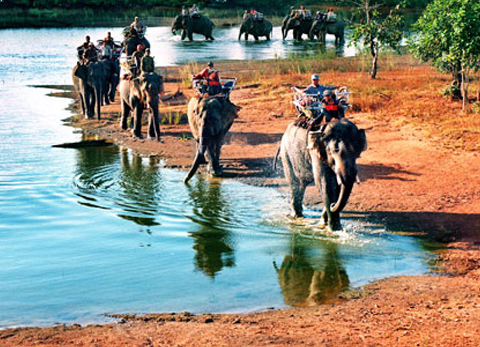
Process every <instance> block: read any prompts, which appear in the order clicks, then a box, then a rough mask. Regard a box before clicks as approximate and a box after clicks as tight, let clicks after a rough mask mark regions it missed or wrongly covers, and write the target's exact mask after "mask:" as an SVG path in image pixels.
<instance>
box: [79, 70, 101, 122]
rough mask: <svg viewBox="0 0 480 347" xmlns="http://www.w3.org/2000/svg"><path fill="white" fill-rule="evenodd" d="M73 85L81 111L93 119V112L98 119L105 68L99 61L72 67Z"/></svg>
mask: <svg viewBox="0 0 480 347" xmlns="http://www.w3.org/2000/svg"><path fill="white" fill-rule="evenodd" d="M72 79H73V85H74V87H75V90H76V92H77V93H78V94H79V98H80V106H81V107H82V112H83V114H84V115H85V116H87V118H88V119H93V118H94V116H95V113H96V114H97V119H98V120H100V115H101V114H100V105H101V102H102V97H103V95H104V81H105V69H104V67H103V64H102V63H100V62H90V63H89V64H87V65H85V64H80V63H77V65H76V66H75V67H74V68H73V72H72Z"/></svg>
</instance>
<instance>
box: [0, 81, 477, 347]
mask: <svg viewBox="0 0 480 347" xmlns="http://www.w3.org/2000/svg"><path fill="white" fill-rule="evenodd" d="M383 74H384V76H385V77H384V78H388V72H383ZM305 76H307V75H305ZM332 78H333V77H332ZM333 79H334V78H333ZM301 82H302V80H300V81H299V83H301ZM290 87H291V85H289V84H285V85H283V84H278V85H276V86H274V87H272V86H271V85H265V84H262V83H260V84H258V83H257V84H244V85H243V86H242V85H240V87H239V88H238V89H236V90H235V91H234V92H233V93H232V97H231V99H232V101H233V102H235V103H236V104H238V105H240V106H242V107H243V109H242V110H241V111H240V113H239V116H240V117H239V118H238V119H237V120H236V122H235V124H234V125H233V127H232V129H231V132H230V134H229V135H228V138H227V143H226V145H225V146H224V147H223V151H222V165H223V166H224V169H225V175H226V177H227V178H228V179H238V180H241V181H243V182H246V183H249V184H255V185H268V186H273V187H278V189H286V186H285V182H284V180H283V178H282V175H281V170H279V171H278V172H277V171H275V170H273V169H272V162H273V157H274V156H275V153H276V151H277V149H278V145H279V140H280V138H281V136H282V133H283V131H284V130H285V128H286V126H287V124H288V123H289V122H291V121H292V120H293V119H294V117H295V112H294V109H293V107H292V106H291V105H290V104H289V100H290ZM272 89H273V92H272ZM174 95H175V97H173V96H174ZM190 95H191V91H190V90H188V89H186V88H185V87H183V85H182V83H181V82H179V81H178V80H177V81H173V82H171V83H168V84H167V94H166V95H165V96H164V99H165V102H164V105H162V106H161V107H163V109H162V112H163V113H164V115H163V116H164V117H167V113H168V114H170V115H172V114H176V112H178V113H179V114H182V113H183V112H185V110H186V103H187V101H188V98H189V97H190ZM167 106H168V110H169V112H167V111H166V110H167V108H166V107H167ZM103 111H104V113H105V117H104V119H103V120H102V121H81V122H79V123H77V124H76V125H77V126H80V127H82V128H83V129H85V131H86V133H88V134H89V135H93V136H98V137H101V138H107V139H110V140H112V141H114V142H115V143H117V144H119V145H122V146H127V147H130V148H132V149H133V150H135V151H138V152H139V153H141V154H143V155H148V156H156V157H158V158H162V159H165V163H166V165H167V166H169V167H177V168H188V166H189V165H190V164H191V162H192V160H193V157H194V151H195V142H194V141H193V140H192V139H191V138H190V132H189V128H188V124H176V125H175V124H170V125H167V124H163V125H162V134H163V142H161V143H157V142H154V141H151V140H135V139H133V138H132V137H131V134H130V133H129V132H128V131H120V130H119V128H118V112H119V109H118V103H117V104H114V105H112V106H106V107H104V108H103ZM181 118H182V117H178V121H180V122H181V121H182V120H181ZM349 118H350V119H352V120H353V121H354V122H355V123H356V124H357V125H358V126H359V127H361V128H364V129H367V138H368V150H367V151H366V152H364V153H363V154H362V157H361V158H360V159H359V160H358V164H359V175H360V179H361V181H362V182H361V183H360V184H359V185H356V186H355V187H354V191H353V193H352V196H351V198H350V201H349V204H348V205H347V207H346V212H349V213H353V214H355V215H356V216H357V217H358V218H359V219H360V220H365V221H375V222H379V223H382V224H383V225H385V227H386V228H387V229H388V230H390V231H393V232H395V231H402V232H411V233H412V234H417V235H423V236H424V237H428V238H431V239H432V240H435V241H442V242H444V243H445V251H442V252H440V253H439V254H438V258H437V265H438V267H439V271H438V272H436V273H435V274H430V275H426V276H415V277H412V276H403V277H396V278H388V279H385V280H381V281H377V282H374V283H372V284H369V285H367V286H365V287H362V288H356V289H353V290H350V291H348V292H346V293H342V294H340V296H339V298H338V300H334V301H333V302H331V303H329V304H325V305H322V306H314V307H307V308H296V309H286V310H272V311H268V312H260V313H253V314H242V315H236V314H234V315H210V314H205V315H198V316H193V315H190V314H188V313H176V314H170V313H166V314H158V315H149V316H143V317H135V316H124V317H122V318H121V319H120V322H119V323H116V324H108V325H101V326H100V325H95V326H85V327H81V326H79V325H74V326H57V327H49V328H24V329H9V330H5V331H0V345H1V346H5V347H7V346H37V345H38V346H40V345H41V346H73V345H74V346H264V345H268V346H287V345H288V346H479V345H480V342H479V341H480V324H479V322H480V286H479V281H480V262H479V259H480V160H479V157H478V154H477V153H476V152H475V151H462V150H455V149H449V148H448V146H446V145H445V143H443V142H442V140H441V139H440V140H439V139H438V138H431V137H425V136H424V134H423V132H422V131H420V130H419V129H418V128H415V127H414V126H409V125H408V124H407V125H406V126H404V127H398V126H396V125H395V124H392V123H391V122H385V121H379V120H378V118H376V117H371V116H370V115H369V114H368V113H367V112H361V111H359V112H350V114H349ZM144 129H145V128H144ZM479 137H480V135H479ZM306 202H307V203H308V204H309V205H312V206H314V207H318V208H320V206H321V199H320V198H319V196H318V194H317V193H316V191H315V189H314V187H310V188H309V189H308V190H307V199H306Z"/></svg>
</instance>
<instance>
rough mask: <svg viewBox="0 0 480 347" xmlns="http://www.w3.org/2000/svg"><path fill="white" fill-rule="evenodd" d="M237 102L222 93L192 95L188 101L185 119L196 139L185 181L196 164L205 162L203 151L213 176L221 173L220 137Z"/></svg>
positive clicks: (222, 136) (230, 124)
mask: <svg viewBox="0 0 480 347" xmlns="http://www.w3.org/2000/svg"><path fill="white" fill-rule="evenodd" d="M239 110H240V107H239V106H236V105H234V104H233V103H232V102H231V101H230V100H228V99H226V98H224V97H215V96H213V97H208V98H202V99H197V98H195V97H194V98H192V99H190V102H189V103H188V123H189V124H190V129H191V131H192V135H193V137H194V138H195V140H196V141H197V152H196V155H195V159H194V161H193V165H192V167H191V169H190V171H189V172H188V174H187V176H185V179H184V182H185V183H187V182H188V181H189V180H190V179H191V178H192V177H193V175H194V174H195V172H197V169H198V167H199V166H200V164H202V163H205V155H207V157H208V162H209V170H210V171H212V169H213V173H214V175H215V176H220V175H221V174H222V173H223V170H222V167H221V166H220V162H219V159H220V150H221V148H222V145H223V139H224V137H225V135H226V134H227V132H228V131H229V130H230V127H231V126H232V124H233V121H234V119H235V118H236V117H237V112H238V111H239Z"/></svg>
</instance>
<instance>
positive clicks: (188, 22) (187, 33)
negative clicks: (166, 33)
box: [172, 15, 215, 41]
mask: <svg viewBox="0 0 480 347" xmlns="http://www.w3.org/2000/svg"><path fill="white" fill-rule="evenodd" d="M214 26H215V24H213V22H212V21H211V20H210V19H208V18H207V17H205V16H200V17H198V18H191V17H190V16H182V15H178V16H176V17H175V19H174V20H173V22H172V33H173V34H174V35H176V33H177V30H180V29H182V40H184V39H185V37H188V39H189V40H190V41H193V34H200V35H203V36H205V40H215V39H214V38H213V36H212V30H213V27H214Z"/></svg>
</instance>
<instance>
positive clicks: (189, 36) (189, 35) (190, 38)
mask: <svg viewBox="0 0 480 347" xmlns="http://www.w3.org/2000/svg"><path fill="white" fill-rule="evenodd" d="M187 37H188V40H189V41H193V33H192V32H191V31H189V32H188V33H187Z"/></svg>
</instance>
